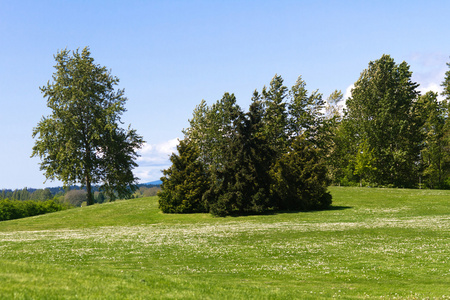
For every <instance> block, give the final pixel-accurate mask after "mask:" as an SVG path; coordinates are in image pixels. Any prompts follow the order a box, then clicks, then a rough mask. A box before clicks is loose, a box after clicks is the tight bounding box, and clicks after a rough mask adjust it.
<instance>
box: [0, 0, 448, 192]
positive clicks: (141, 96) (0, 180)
mask: <svg viewBox="0 0 450 300" xmlns="http://www.w3.org/2000/svg"><path fill="white" fill-rule="evenodd" d="M449 11H450V1H395V0H391V1H331V0H330V1H283V0H281V1H245V0H241V1H95V0H91V1H75V0H73V1H68V0H58V1H19V0H17V1H12V0H11V1H7V0H0V189H2V188H12V189H15V188H23V187H34V188H42V187H44V186H56V185H59V184H60V183H59V182H51V181H47V182H46V183H45V184H44V183H43V182H44V181H45V177H44V175H43V173H42V172H41V171H40V170H39V159H38V158H30V154H31V148H32V147H33V144H34V140H33V139H32V137H31V132H32V129H33V127H34V126H36V124H37V123H38V122H39V120H40V119H41V117H42V116H43V115H48V114H49V113H50V111H49V110H48V108H47V107H46V100H45V99H44V98H43V97H42V94H41V92H40V90H39V87H40V86H43V85H45V84H46V83H47V81H48V80H51V76H52V73H53V72H54V69H53V66H54V65H55V61H54V58H53V55H54V54H56V52H57V51H58V50H61V49H64V48H68V49H70V50H73V49H77V48H84V47H85V46H89V47H90V49H91V53H92V57H94V59H95V61H96V63H98V64H101V65H104V66H106V67H107V68H109V69H111V72H112V74H113V75H115V76H117V77H119V78H120V80H121V81H120V87H121V88H125V95H126V96H127V97H128V99H129V100H128V102H127V106H126V107H127V109H128V111H127V112H126V113H125V115H124V116H123V121H125V123H126V125H127V124H129V123H131V125H132V127H133V128H135V129H137V131H138V133H139V134H141V135H142V136H143V137H144V139H145V140H146V141H147V144H146V145H145V146H144V148H143V149H142V151H141V154H142V157H141V158H140V159H139V161H138V163H139V167H138V168H137V169H136V174H137V175H138V176H139V177H140V178H141V181H142V182H147V181H153V180H157V179H159V177H160V176H161V172H160V170H161V169H164V168H167V167H168V166H169V160H168V156H169V154H170V153H171V151H173V150H174V149H175V146H176V139H177V138H179V137H180V138H181V137H182V133H181V130H182V129H183V128H185V127H187V126H188V119H189V118H190V117H191V116H192V111H193V109H194V108H195V106H196V105H197V104H199V103H200V101H201V100H202V99H205V100H206V101H207V102H208V103H209V104H211V103H213V102H215V101H216V100H218V99H220V98H221V97H222V95H223V93H224V92H232V93H235V95H236V96H237V99H238V103H239V105H240V106H241V107H243V108H244V109H247V108H248V105H249V103H250V98H251V95H252V92H253V91H254V90H255V89H258V90H261V89H262V87H263V86H264V85H268V84H269V83H270V80H271V78H272V77H273V76H274V75H275V74H279V75H281V76H282V77H283V78H284V80H285V84H286V85H287V86H289V87H290V86H292V85H293V84H294V83H295V80H296V79H297V77H298V76H300V75H301V76H302V77H303V79H304V80H305V81H306V83H307V88H308V90H310V91H312V90H315V89H319V91H320V92H321V93H323V94H324V98H326V97H327V96H328V95H329V94H330V93H331V92H333V91H334V90H335V89H338V90H342V91H343V92H344V93H345V91H346V90H349V88H350V87H351V85H352V84H353V83H354V82H355V81H356V80H357V79H358V77H359V74H360V73H361V71H363V70H364V69H365V68H366V67H367V65H368V63H369V62H370V61H373V60H376V59H378V58H380V57H381V55H382V54H385V53H386V54H390V55H391V56H392V57H393V58H394V59H395V61H396V62H397V63H400V62H401V61H403V60H404V61H406V62H407V63H408V64H410V66H411V70H412V71H413V73H414V75H413V79H414V80H415V81H417V82H418V83H419V84H420V85H421V86H420V89H421V90H422V91H427V90H430V89H433V90H435V91H437V90H439V88H440V86H439V85H440V83H441V82H442V80H443V78H444V73H445V71H446V70H447V69H448V68H447V66H446V62H449V61H450V59H449V55H450V39H449V33H448V28H450V18H448V12H449Z"/></svg>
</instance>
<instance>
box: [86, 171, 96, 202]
mask: <svg viewBox="0 0 450 300" xmlns="http://www.w3.org/2000/svg"><path fill="white" fill-rule="evenodd" d="M91 190H92V189H91V178H90V177H89V175H86V191H87V205H88V206H89V205H92V204H94V199H92V191H91Z"/></svg>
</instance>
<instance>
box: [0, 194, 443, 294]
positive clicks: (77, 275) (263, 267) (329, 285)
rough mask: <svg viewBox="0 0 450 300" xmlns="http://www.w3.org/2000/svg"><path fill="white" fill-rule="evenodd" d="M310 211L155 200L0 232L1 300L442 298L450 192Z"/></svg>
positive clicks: (347, 197) (5, 225)
mask: <svg viewBox="0 0 450 300" xmlns="http://www.w3.org/2000/svg"><path fill="white" fill-rule="evenodd" d="M330 190H331V192H332V195H333V209H331V210H328V211H321V212H296V213H278V214H274V215H263V216H245V217H227V218H214V217H211V216H210V215H208V214H189V215H164V214H162V213H161V212H159V211H158V208H157V198H156V197H152V198H140V199H134V200H127V201H118V202H115V203H107V204H102V205H96V206H91V207H83V208H77V209H72V210H68V211H62V212H57V213H53V214H48V215H41V216H37V217H31V218H27V219H21V220H13V221H7V222H0V266H1V267H0V297H1V299H179V298H183V299H199V298H201V299H295V298H296V299H318V298H325V299H329V298H333V297H336V298H337V297H340V298H344V299H348V298H355V299H361V298H368V299H372V298H387V299H393V298H397V299H422V298H438V299H450V290H449V288H448V287H449V286H450V201H449V200H450V191H431V190H403V189H370V188H343V187H342V188H340V187H333V188H331V189H330Z"/></svg>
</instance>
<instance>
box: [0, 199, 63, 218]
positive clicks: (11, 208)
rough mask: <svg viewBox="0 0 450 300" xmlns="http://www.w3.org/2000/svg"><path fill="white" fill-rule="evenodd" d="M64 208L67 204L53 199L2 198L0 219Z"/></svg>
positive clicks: (29, 215)
mask: <svg viewBox="0 0 450 300" xmlns="http://www.w3.org/2000/svg"><path fill="white" fill-rule="evenodd" d="M64 209H67V206H66V205H63V204H61V203H59V202H57V201H55V200H47V201H44V202H42V201H32V200H27V201H20V200H9V199H2V200H0V221H6V220H13V219H20V218H26V217H32V216H37V215H42V214H46V213H51V212H56V211H60V210H64Z"/></svg>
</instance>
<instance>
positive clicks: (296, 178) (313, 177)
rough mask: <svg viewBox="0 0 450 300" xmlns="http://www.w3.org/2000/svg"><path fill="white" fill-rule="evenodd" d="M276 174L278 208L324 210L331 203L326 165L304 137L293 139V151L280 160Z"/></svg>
mask: <svg viewBox="0 0 450 300" xmlns="http://www.w3.org/2000/svg"><path fill="white" fill-rule="evenodd" d="M273 172H274V174H273V177H274V179H275V182H274V186H273V189H274V191H275V196H276V200H277V207H278V209H281V210H312V209H324V208H327V207H328V206H329V205H330V204H331V195H330V194H329V193H328V192H327V187H328V185H329V179H328V177H327V169H326V166H325V164H324V162H323V160H321V158H320V155H319V152H318V150H317V149H316V148H315V147H314V145H313V143H312V142H311V141H309V140H307V139H305V137H304V136H298V137H296V138H295V139H294V140H293V142H292V146H291V149H290V151H288V152H286V153H284V154H283V156H282V157H281V158H280V159H279V160H277V162H276V165H275V168H274V171H273Z"/></svg>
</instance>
